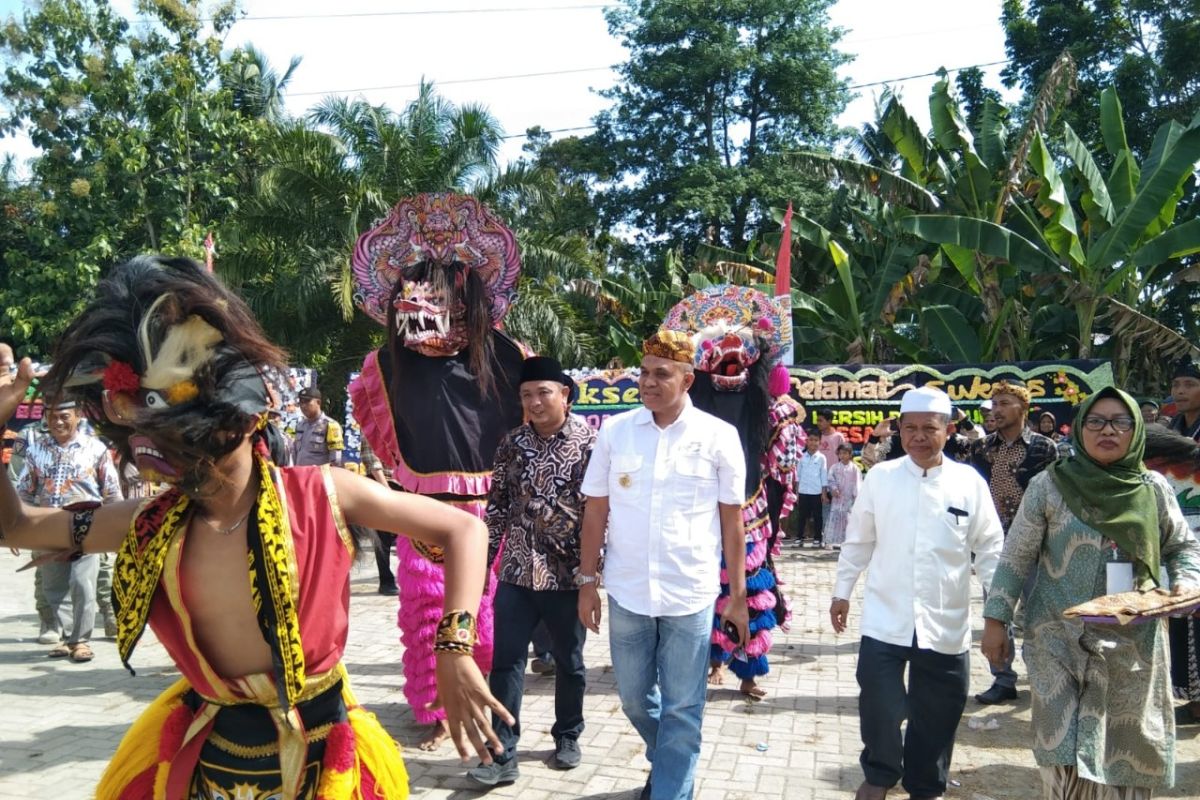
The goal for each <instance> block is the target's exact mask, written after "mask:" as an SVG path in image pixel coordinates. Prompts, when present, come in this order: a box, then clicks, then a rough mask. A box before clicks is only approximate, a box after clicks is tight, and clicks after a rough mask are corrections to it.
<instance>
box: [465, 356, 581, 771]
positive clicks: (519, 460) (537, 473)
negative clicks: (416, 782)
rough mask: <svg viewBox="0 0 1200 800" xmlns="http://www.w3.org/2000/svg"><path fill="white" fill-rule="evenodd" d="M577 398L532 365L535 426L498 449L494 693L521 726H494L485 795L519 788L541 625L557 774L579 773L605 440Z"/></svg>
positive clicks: (528, 408)
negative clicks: (589, 500)
mask: <svg viewBox="0 0 1200 800" xmlns="http://www.w3.org/2000/svg"><path fill="white" fill-rule="evenodd" d="M576 393H577V390H576V387H575V382H574V381H573V380H571V378H570V377H568V376H567V375H565V374H564V373H563V371H562V367H561V366H559V363H558V362H557V361H555V360H554V359H552V358H544V357H540V356H535V357H533V358H527V359H525V362H524V364H523V365H522V369H521V383H520V395H521V406H522V408H523V409H524V411H525V417H526V419H528V422H526V423H525V424H524V425H521V426H520V427H519V428H516V429H514V430H513V431H512V432H510V433H509V434H508V436H506V437H505V438H504V440H503V441H502V442H501V443H500V446H499V447H498V448H497V449H496V459H495V461H496V463H495V468H494V470H493V473H492V488H491V492H490V493H489V495H488V505H487V525H488V533H489V545H488V563H489V564H491V563H492V562H493V561H495V559H496V555H497V553H498V552H499V551H500V549H501V546H503V550H504V555H503V558H502V559H501V561H500V570H499V585H498V586H497V588H496V605H495V609H496V619H497V621H502V624H498V625H496V639H495V654H494V655H493V656H492V672H491V674H490V675H489V677H488V684H489V685H490V687H491V690H492V693H493V694H494V695H495V696H496V697H497V698H498V699H500V702H501V703H503V704H504V707H505V708H507V709H509V710H510V711H511V712H512V714H513V716H514V717H516V723H515V724H514V725H511V726H510V725H507V724H505V723H504V721H503V720H502V719H500V718H499V717H496V718H494V719H493V727H494V728H495V729H496V733H497V735H498V736H499V737H500V741H501V742H502V743H503V745H504V752H503V753H496V754H495V760H494V761H493V763H491V764H488V765H482V764H481V765H480V766H478V767H476V768H475V769H472V770H470V771H469V772H468V773H467V776H468V777H469V778H470V779H471V780H472V781H474V782H476V783H479V784H482V785H484V786H496V785H498V784H504V783H512V782H513V781H515V780H516V779H517V776H518V774H519V773H518V770H517V759H516V748H517V739H518V738H519V737H520V735H521V723H520V719H521V696H522V694H523V689H524V683H525V661H526V658H527V657H528V651H529V642H530V640H531V639H532V637H533V631H534V628H536V627H537V625H538V623H539V622H543V623H545V625H546V629H547V631H548V632H549V634H550V640H551V648H550V652H551V653H552V654H553V656H554V662H555V667H556V669H555V677H554V681H555V687H554V717H555V721H554V727H553V728H551V729H550V733H551V734H552V735H553V736H554V757H553V758H551V760H550V766H551V767H553V768H555V769H573V768H574V767H577V766H579V762H580V752H579V743H578V742H579V734H580V733H582V732H583V693H584V689H585V678H584V668H583V642H584V638H585V636H586V633H587V632H586V630H585V629H584V627H583V624H582V623H581V622H580V621H579V615H578V613H577V608H578V602H579V588H578V587H577V586H576V584H575V576H576V574H577V573H578V572H579V543H580V538H579V535H580V526H581V524H582V522H583V504H584V498H583V493H582V492H581V491H580V488H579V487H580V483H581V482H582V481H583V473H584V470H585V469H586V468H587V462H588V456H589V455H590V454H591V451H592V443H593V442H594V441H595V438H596V434H595V432H594V431H592V429H591V427H590V426H588V424H587V423H586V422H584V421H583V419H582V418H581V417H578V416H575V415H573V414H571V413H570V411H571V403H572V402H574V400H575V396H576Z"/></svg>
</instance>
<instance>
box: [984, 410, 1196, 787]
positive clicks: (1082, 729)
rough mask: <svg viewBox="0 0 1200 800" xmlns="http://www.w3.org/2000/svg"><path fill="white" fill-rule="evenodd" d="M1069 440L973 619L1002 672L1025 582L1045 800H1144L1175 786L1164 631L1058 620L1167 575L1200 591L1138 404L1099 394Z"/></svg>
mask: <svg viewBox="0 0 1200 800" xmlns="http://www.w3.org/2000/svg"><path fill="white" fill-rule="evenodd" d="M1071 440H1072V444H1073V445H1074V447H1075V455H1074V456H1072V457H1071V458H1068V459H1065V460H1063V461H1060V462H1057V463H1055V464H1054V465H1052V466H1051V467H1049V468H1047V470H1046V471H1045V472H1043V473H1042V474H1040V475H1038V476H1036V477H1035V478H1034V479H1033V480H1032V481H1030V483H1029V488H1028V489H1027V490H1026V492H1025V496H1024V498H1023V499H1022V501H1021V507H1020V509H1019V510H1018V511H1017V516H1016V518H1015V519H1014V520H1013V524H1012V526H1011V527H1010V528H1009V531H1008V536H1007V538H1006V539H1005V543H1004V554H1003V556H1002V558H1001V562H1000V566H999V568H997V570H996V575H995V577H994V578H993V579H992V585H991V587H990V588H989V591H988V598H987V603H986V605H985V607H984V612H983V615H984V618H985V619H984V624H985V628H984V636H983V653H984V655H985V656H987V658H988V659H989V660H990V661H991V662H992V663H997V662H998V661H1001V662H1002V661H1003V657H1004V656H1005V655H1006V650H1007V647H1008V639H1007V636H1006V632H1005V626H1006V625H1007V624H1008V623H1010V622H1011V621H1012V618H1013V611H1014V609H1015V607H1016V604H1017V600H1018V598H1019V597H1020V596H1021V587H1022V586H1023V585H1024V583H1025V578H1026V576H1027V575H1028V574H1030V573H1031V572H1034V571H1035V570H1036V572H1037V578H1036V579H1035V582H1034V585H1033V590H1032V591H1031V592H1030V595H1029V604H1028V607H1027V610H1026V614H1025V619H1026V623H1025V631H1026V632H1025V649H1024V656H1025V663H1026V666H1027V667H1028V669H1029V683H1030V689H1031V695H1032V698H1033V732H1034V738H1033V754H1034V757H1035V759H1036V760H1037V763H1038V766H1039V767H1040V768H1041V773H1042V785H1043V791H1044V797H1045V798H1046V800H1143V798H1149V797H1150V796H1151V794H1152V792H1153V790H1154V789H1156V788H1159V787H1169V786H1172V785H1173V784H1174V782H1175V720H1174V715H1173V709H1172V707H1171V706H1172V703H1171V689H1170V659H1169V655H1168V652H1167V646H1166V636H1165V633H1164V631H1163V624H1162V623H1161V622H1153V623H1147V624H1143V625H1128V626H1119V625H1099V624H1093V623H1087V622H1082V621H1080V620H1078V619H1067V618H1064V617H1063V615H1062V612H1063V611H1064V610H1066V609H1068V608H1070V607H1071V606H1074V605H1078V604H1079V603H1082V602H1086V601H1088V600H1091V599H1093V598H1095V597H1099V596H1101V595H1105V594H1111V593H1113V592H1119V591H1129V590H1130V589H1133V588H1135V587H1136V588H1139V589H1148V588H1152V587H1154V586H1156V585H1159V584H1160V583H1161V582H1162V581H1163V579H1164V578H1165V577H1167V576H1169V577H1170V582H1171V585H1172V586H1173V587H1175V588H1176V590H1177V591H1179V590H1182V589H1184V588H1185V587H1187V588H1192V587H1195V586H1197V585H1200V545H1198V544H1197V542H1196V539H1195V538H1194V537H1193V535H1192V532H1191V530H1190V528H1189V527H1188V525H1187V523H1186V522H1185V521H1184V518H1183V514H1182V513H1181V512H1180V510H1179V505H1178V503H1177V502H1176V501H1175V496H1174V493H1173V492H1172V490H1171V488H1170V486H1169V485H1168V484H1167V482H1166V479H1165V478H1163V477H1162V476H1161V475H1159V474H1158V473H1155V472H1150V471H1148V470H1147V469H1146V467H1145V465H1143V464H1142V453H1143V450H1144V447H1145V426H1144V423H1143V421H1142V416H1141V414H1140V412H1139V410H1138V405H1137V401H1135V400H1134V399H1133V398H1132V397H1130V396H1129V395H1128V394H1126V393H1125V392H1122V391H1121V390H1119V389H1114V388H1106V389H1102V390H1100V391H1098V392H1097V393H1096V394H1094V395H1092V396H1091V397H1090V398H1088V399H1087V400H1086V401H1085V402H1084V403H1083V404H1082V405H1081V406H1080V408H1079V411H1078V413H1077V414H1076V416H1075V424H1074V425H1073V426H1072V432H1071ZM1164 564H1165V570H1164V569H1163V568H1162V565H1164Z"/></svg>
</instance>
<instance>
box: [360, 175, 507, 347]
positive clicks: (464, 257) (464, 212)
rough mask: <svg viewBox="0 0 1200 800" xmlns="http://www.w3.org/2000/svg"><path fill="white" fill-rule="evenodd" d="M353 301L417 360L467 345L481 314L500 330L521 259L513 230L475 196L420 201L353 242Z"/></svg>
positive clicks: (406, 203)
mask: <svg viewBox="0 0 1200 800" xmlns="http://www.w3.org/2000/svg"><path fill="white" fill-rule="evenodd" d="M352 269H353V272H354V280H355V282H356V284H357V290H356V291H355V293H354V301H355V303H356V304H357V305H358V307H359V308H361V309H362V310H363V312H365V313H366V314H367V315H368V316H370V317H371V318H372V319H374V320H375V321H376V322H378V323H380V324H381V325H386V326H388V328H389V331H392V332H394V333H395V334H396V335H397V336H399V337H400V338H401V340H402V342H403V344H404V346H405V347H408V348H410V349H413V350H416V351H417V352H419V353H421V354H422V355H426V356H431V357H438V356H452V355H455V354H456V353H458V352H459V351H460V350H462V349H463V348H464V347H466V346H467V344H468V342H469V339H470V332H471V330H472V329H473V328H477V327H478V325H479V324H480V323H482V322H483V320H482V319H478V318H477V317H479V316H482V315H481V314H480V313H479V312H481V311H486V314H487V321H488V322H489V323H490V324H491V325H492V326H498V325H499V324H500V322H501V320H503V319H504V315H505V314H507V313H508V308H509V306H510V305H512V303H513V301H514V300H515V299H516V286H517V275H518V273H519V272H520V270H521V258H520V255H519V253H518V250H517V241H516V239H515V238H514V237H513V234H512V231H510V230H509V229H508V228H507V227H505V226H504V224H503V223H501V222H500V220H499V219H497V218H496V216H495V215H494V214H493V213H492V212H491V211H490V210H489V209H488V208H486V207H485V206H483V205H482V204H480V202H479V201H478V200H476V199H475V198H474V197H468V196H466V195H459V194H421V195H417V196H416V197H408V198H405V199H403V200H401V201H400V202H399V203H397V204H396V206H395V208H393V209H392V210H391V211H390V212H389V213H388V215H387V216H386V217H385V218H384V219H383V221H382V222H380V223H379V224H377V225H376V226H375V227H374V228H372V229H371V230H370V231H367V232H366V233H365V234H363V235H362V236H361V237H359V240H358V243H357V244H356V245H355V248H354V258H353V261H352Z"/></svg>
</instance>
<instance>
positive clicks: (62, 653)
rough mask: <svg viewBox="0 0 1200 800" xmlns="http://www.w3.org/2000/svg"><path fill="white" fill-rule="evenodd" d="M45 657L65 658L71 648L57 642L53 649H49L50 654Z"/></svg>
mask: <svg viewBox="0 0 1200 800" xmlns="http://www.w3.org/2000/svg"><path fill="white" fill-rule="evenodd" d="M46 655H48V656H50V657H51V658H66V657H67V656H69V655H71V647H70V645H68V644H67V643H66V642H59V643H58V644H56V645H55V646H54V647H52V648H50V652H49V653H47V654H46Z"/></svg>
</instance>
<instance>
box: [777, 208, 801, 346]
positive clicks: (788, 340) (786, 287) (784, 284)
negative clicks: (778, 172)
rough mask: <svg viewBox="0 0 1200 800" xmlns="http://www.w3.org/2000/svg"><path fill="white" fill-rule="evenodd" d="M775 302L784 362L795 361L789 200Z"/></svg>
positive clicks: (779, 253) (781, 240) (780, 239)
mask: <svg viewBox="0 0 1200 800" xmlns="http://www.w3.org/2000/svg"><path fill="white" fill-rule="evenodd" d="M775 302H776V304H777V305H778V306H779V316H780V319H781V320H782V322H783V341H784V345H783V358H782V363H783V364H792V363H794V362H795V357H796V354H795V350H794V347H793V344H792V202H791V201H790V200H789V201H788V207H787V213H785V214H784V215H783V234H782V235H781V236H780V237H779V252H778V253H777V254H776V255H775Z"/></svg>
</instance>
